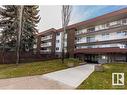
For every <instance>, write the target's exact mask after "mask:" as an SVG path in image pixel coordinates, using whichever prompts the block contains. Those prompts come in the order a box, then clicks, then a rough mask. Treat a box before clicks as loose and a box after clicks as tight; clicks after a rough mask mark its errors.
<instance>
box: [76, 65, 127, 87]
mask: <svg viewBox="0 0 127 95" xmlns="http://www.w3.org/2000/svg"><path fill="white" fill-rule="evenodd" d="M103 67H104V71H103V72H97V71H94V72H93V73H92V74H91V75H90V76H89V77H88V78H87V79H86V80H85V81H84V82H83V83H82V84H81V85H80V86H79V87H78V89H127V63H116V64H113V63H111V64H104V65H103ZM112 73H124V78H125V85H124V86H112Z"/></svg>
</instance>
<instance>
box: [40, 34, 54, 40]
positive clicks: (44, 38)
mask: <svg viewBox="0 0 127 95" xmlns="http://www.w3.org/2000/svg"><path fill="white" fill-rule="evenodd" d="M49 39H52V36H51V35H50V36H45V37H41V41H44V40H49Z"/></svg>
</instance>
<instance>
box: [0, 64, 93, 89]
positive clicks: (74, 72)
mask: <svg viewBox="0 0 127 95" xmlns="http://www.w3.org/2000/svg"><path fill="white" fill-rule="evenodd" d="M93 71H94V64H86V65H82V66H78V67H74V68H69V69H65V70H60V71H56V72H52V73H48V74H44V75H37V76H29V77H20V78H10V79H0V89H75V88H76V87H77V86H78V85H80V84H81V83H82V82H83V80H85V79H86V78H87V77H88V76H89V75H90V74H91V73H92V72H93Z"/></svg>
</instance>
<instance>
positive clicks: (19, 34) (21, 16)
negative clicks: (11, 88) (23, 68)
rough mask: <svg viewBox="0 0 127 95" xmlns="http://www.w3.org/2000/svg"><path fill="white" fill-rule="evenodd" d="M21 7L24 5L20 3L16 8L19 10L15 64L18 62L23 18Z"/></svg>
mask: <svg viewBox="0 0 127 95" xmlns="http://www.w3.org/2000/svg"><path fill="white" fill-rule="evenodd" d="M23 8H24V6H23V5H21V6H20V7H19V9H18V12H19V28H18V29H19V31H18V35H17V51H16V56H17V59H16V64H18V63H19V57H20V56H19V55H20V43H21V42H20V41H21V34H22V25H23V24H22V19H23Z"/></svg>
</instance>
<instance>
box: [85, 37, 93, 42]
mask: <svg viewBox="0 0 127 95" xmlns="http://www.w3.org/2000/svg"><path fill="white" fill-rule="evenodd" d="M86 39H87V42H95V37H94V36H89V37H87V38H86Z"/></svg>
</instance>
